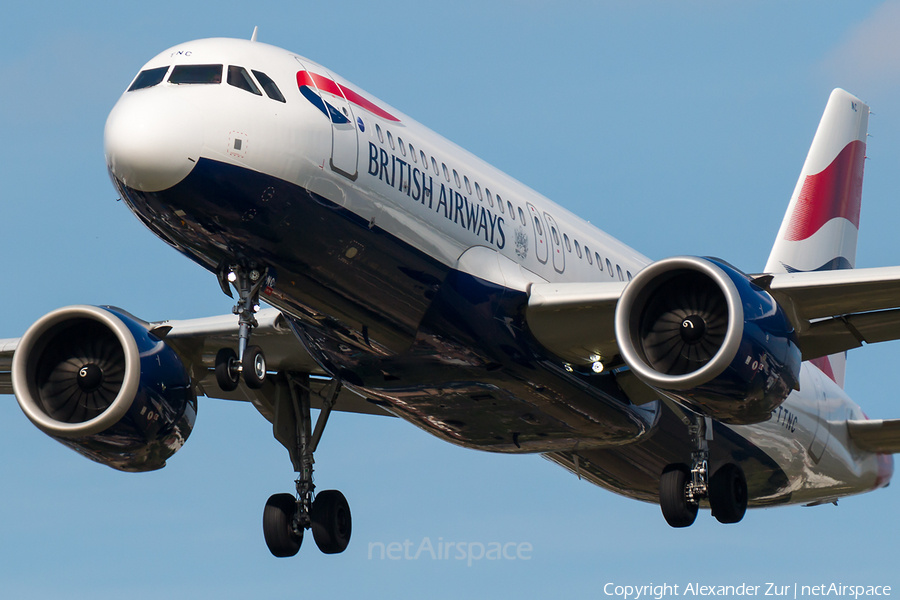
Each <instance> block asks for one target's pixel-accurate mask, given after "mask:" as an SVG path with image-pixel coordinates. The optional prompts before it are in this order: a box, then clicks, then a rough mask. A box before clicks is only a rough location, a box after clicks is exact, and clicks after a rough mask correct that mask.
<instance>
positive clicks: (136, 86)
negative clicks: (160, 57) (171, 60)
mask: <svg viewBox="0 0 900 600" xmlns="http://www.w3.org/2000/svg"><path fill="white" fill-rule="evenodd" d="M168 70H169V67H157V68H155V69H147V70H146V71H141V72H140V73H138V76H137V77H136V78H135V80H134V83H132V84H131V87H130V88H128V91H129V92H133V91H135V90H142V89H144V88H148V87H153V86H154V85H157V84H159V83H160V82H161V81H162V80H163V79H165V77H166V73H167V72H168Z"/></svg>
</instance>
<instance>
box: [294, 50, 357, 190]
mask: <svg viewBox="0 0 900 600" xmlns="http://www.w3.org/2000/svg"><path fill="white" fill-rule="evenodd" d="M297 62H300V61H299V60H298V61H297ZM301 64H302V65H303V68H304V69H305V70H306V71H307V72H308V73H310V75H312V77H311V79H312V81H313V84H314V85H315V87H316V89H317V90H318V92H319V97H321V98H322V100H324V101H325V103H326V105H330V106H331V109H334V110H331V109H329V111H328V114H329V116H330V118H331V170H332V171H334V172H335V173H339V174H341V175H343V176H344V177H347V178H348V179H350V180H351V181H356V178H357V177H358V175H359V173H358V171H357V163H358V161H359V139H358V137H357V135H358V134H357V131H356V117H355V116H354V114H353V107H352V106H351V104H350V103H349V102H348V101H347V98H346V97H345V96H344V92H343V91H341V88H340V86H339V85H338V84H337V83H336V82H335V81H334V77H332V75H331V73H329V72H328V71H327V70H325V69H323V68H322V67H319V66H314V65H311V64H309V63H301Z"/></svg>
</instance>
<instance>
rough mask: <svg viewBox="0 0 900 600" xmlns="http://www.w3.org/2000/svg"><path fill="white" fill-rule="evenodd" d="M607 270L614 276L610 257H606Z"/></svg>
mask: <svg viewBox="0 0 900 600" xmlns="http://www.w3.org/2000/svg"><path fill="white" fill-rule="evenodd" d="M606 271H607V272H608V273H609V276H610V277H614V275H613V272H612V264H611V263H610V262H609V259H608V258H607V259H606Z"/></svg>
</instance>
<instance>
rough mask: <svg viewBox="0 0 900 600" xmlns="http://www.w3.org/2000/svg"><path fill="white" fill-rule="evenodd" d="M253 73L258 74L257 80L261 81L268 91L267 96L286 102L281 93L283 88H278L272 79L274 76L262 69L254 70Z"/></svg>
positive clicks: (260, 83)
mask: <svg viewBox="0 0 900 600" xmlns="http://www.w3.org/2000/svg"><path fill="white" fill-rule="evenodd" d="M253 74H254V75H256V80H257V81H258V82H259V85H261V86H262V89H263V90H264V91H265V92H266V96H268V97H269V98H271V99H272V100H277V101H278V102H284V101H285V100H284V96H282V95H281V90H279V89H278V86H277V85H275V82H274V81H272V78H271V77H269V76H268V75H266V74H265V73H263V72H262V71H253Z"/></svg>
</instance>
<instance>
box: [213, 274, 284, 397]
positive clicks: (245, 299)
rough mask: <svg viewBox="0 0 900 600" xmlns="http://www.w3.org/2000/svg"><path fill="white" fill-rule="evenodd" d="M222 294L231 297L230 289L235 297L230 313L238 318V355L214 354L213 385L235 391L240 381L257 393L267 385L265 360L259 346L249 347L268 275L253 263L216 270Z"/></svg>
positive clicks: (228, 352)
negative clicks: (262, 290) (232, 287)
mask: <svg viewBox="0 0 900 600" xmlns="http://www.w3.org/2000/svg"><path fill="white" fill-rule="evenodd" d="M217 275H218V278H219V285H220V286H221V287H222V291H223V292H225V293H226V294H228V295H229V296H231V297H232V298H233V297H234V296H233V295H232V293H231V287H230V286H234V289H235V290H236V291H237V293H238V300H237V304H235V305H234V308H233V309H232V312H233V313H234V314H236V315H237V316H238V325H239V331H238V351H237V354H235V352H234V350H232V349H231V348H222V349H221V350H219V352H218V353H217V354H216V382H217V383H218V384H219V387H220V388H222V390H223V391H226V392H230V391H232V390H234V389H236V388H237V386H238V383H239V382H240V380H241V377H243V378H244V383H246V384H247V387H249V388H252V389H259V388H261V387H262V386H263V384H264V383H265V381H266V357H265V355H264V354H263V351H262V349H260V348H259V346H250V345H249V342H250V332H251V330H252V329H253V328H254V327H257V326H258V325H259V324H258V323H257V321H256V313H257V312H259V292H260V289H262V287H263V285H265V284H266V281H267V280H269V279H271V276H270V274H269V273H268V272H266V271H264V270H263V269H262V267H260V266H259V265H257V264H256V263H249V264H234V265H227V266H223V267H220V268H219V271H218V273H217Z"/></svg>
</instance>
